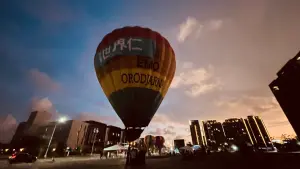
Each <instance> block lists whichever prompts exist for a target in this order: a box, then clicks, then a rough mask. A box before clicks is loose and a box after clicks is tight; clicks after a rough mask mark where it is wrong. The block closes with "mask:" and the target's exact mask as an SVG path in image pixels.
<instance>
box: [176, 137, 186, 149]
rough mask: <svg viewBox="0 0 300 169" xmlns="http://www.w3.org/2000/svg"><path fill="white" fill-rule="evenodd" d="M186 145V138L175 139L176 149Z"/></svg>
mask: <svg viewBox="0 0 300 169" xmlns="http://www.w3.org/2000/svg"><path fill="white" fill-rule="evenodd" d="M184 146H185V142H184V139H177V140H174V149H176V148H178V149H180V148H181V147H184Z"/></svg>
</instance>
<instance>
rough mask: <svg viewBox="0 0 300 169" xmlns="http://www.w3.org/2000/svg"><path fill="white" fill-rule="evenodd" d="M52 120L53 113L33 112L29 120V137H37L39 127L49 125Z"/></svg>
mask: <svg viewBox="0 0 300 169" xmlns="http://www.w3.org/2000/svg"><path fill="white" fill-rule="evenodd" d="M51 118H52V113H50V112H47V111H33V112H31V113H30V116H29V118H28V120H27V125H28V129H27V131H26V132H27V133H26V134H27V135H36V132H37V130H38V129H39V127H41V126H43V125H45V124H47V123H49V122H50V121H51Z"/></svg>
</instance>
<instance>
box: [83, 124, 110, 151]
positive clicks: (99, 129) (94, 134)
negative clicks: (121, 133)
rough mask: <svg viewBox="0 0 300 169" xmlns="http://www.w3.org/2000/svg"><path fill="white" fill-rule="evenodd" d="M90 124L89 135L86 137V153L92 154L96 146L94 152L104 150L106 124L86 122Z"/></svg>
mask: <svg viewBox="0 0 300 169" xmlns="http://www.w3.org/2000/svg"><path fill="white" fill-rule="evenodd" d="M85 123H87V124H88V128H87V134H86V136H85V141H84V147H85V151H87V152H91V151H92V147H93V145H94V152H98V151H100V150H102V149H103V148H104V141H105V134H106V126H107V125H106V124H104V123H100V122H96V121H85Z"/></svg>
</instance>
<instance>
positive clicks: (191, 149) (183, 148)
mask: <svg viewBox="0 0 300 169" xmlns="http://www.w3.org/2000/svg"><path fill="white" fill-rule="evenodd" d="M179 149H180V150H187V151H193V148H192V147H190V146H184V147H181V148H179Z"/></svg>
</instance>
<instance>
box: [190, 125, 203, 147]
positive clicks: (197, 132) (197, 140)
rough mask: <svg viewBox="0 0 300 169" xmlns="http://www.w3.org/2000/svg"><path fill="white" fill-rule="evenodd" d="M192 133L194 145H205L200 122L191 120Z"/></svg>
mask: <svg viewBox="0 0 300 169" xmlns="http://www.w3.org/2000/svg"><path fill="white" fill-rule="evenodd" d="M190 131H191V137H192V143H193V145H203V141H202V140H203V139H202V134H201V129H200V124H199V121H198V120H190Z"/></svg>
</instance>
